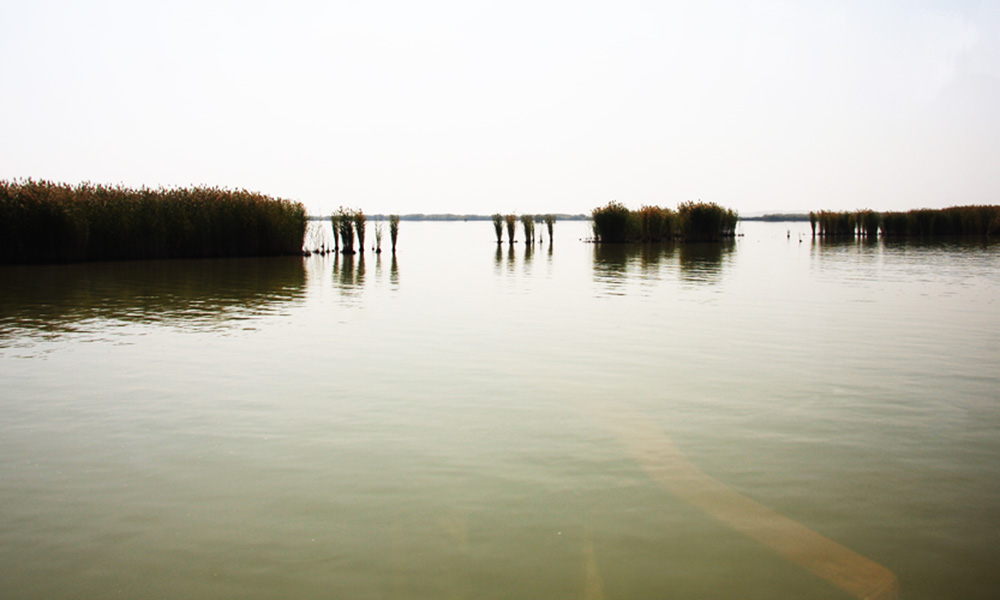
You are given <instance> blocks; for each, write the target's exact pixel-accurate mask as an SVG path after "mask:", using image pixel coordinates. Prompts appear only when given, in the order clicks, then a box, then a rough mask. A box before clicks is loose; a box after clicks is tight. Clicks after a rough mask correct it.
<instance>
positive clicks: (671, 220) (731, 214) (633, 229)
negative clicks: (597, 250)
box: [591, 202, 739, 243]
mask: <svg viewBox="0 0 1000 600" xmlns="http://www.w3.org/2000/svg"><path fill="white" fill-rule="evenodd" d="M591 215H592V217H593V220H594V239H595V240H597V241H598V242H606V243H621V242H663V241H672V240H675V239H681V240H684V241H718V240H721V239H723V238H730V237H734V236H735V235H736V223H737V222H738V221H739V215H738V213H737V212H736V211H735V210H732V209H728V208H723V207H721V206H719V205H718V204H715V203H712V202H685V203H683V204H681V205H680V206H678V208H677V210H676V211H674V210H671V209H669V208H662V207H659V206H643V207H642V208H641V209H639V210H637V211H632V210H629V209H628V208H627V207H626V206H625V205H624V204H622V203H620V202H609V203H608V204H607V205H605V206H603V207H600V208H595V209H594V211H593V212H592V213H591Z"/></svg>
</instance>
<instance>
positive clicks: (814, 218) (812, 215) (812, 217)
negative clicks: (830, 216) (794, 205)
mask: <svg viewBox="0 0 1000 600" xmlns="http://www.w3.org/2000/svg"><path fill="white" fill-rule="evenodd" d="M818 220H819V218H818V217H817V216H816V213H815V212H813V211H809V226H810V227H811V228H812V234H813V237H816V223H817V221H818Z"/></svg>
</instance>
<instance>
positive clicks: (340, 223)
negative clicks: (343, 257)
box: [337, 206, 354, 254]
mask: <svg viewBox="0 0 1000 600" xmlns="http://www.w3.org/2000/svg"><path fill="white" fill-rule="evenodd" d="M337 215H338V218H337V228H338V229H339V230H340V246H341V249H340V251H341V253H343V254H354V211H352V210H350V209H347V208H344V207H343V206H341V207H340V209H339V210H338V211H337Z"/></svg>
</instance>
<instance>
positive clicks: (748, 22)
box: [0, 0, 1000, 214]
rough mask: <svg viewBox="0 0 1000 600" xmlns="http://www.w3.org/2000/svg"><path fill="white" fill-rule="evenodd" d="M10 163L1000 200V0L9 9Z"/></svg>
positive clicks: (906, 202) (69, 175)
mask: <svg viewBox="0 0 1000 600" xmlns="http://www.w3.org/2000/svg"><path fill="white" fill-rule="evenodd" d="M0 86H2V88H0V90H2V94H0V178H2V179H13V178H26V177H33V178H36V179H50V180H54V181H60V182H68V183H78V182H80V181H92V182H95V183H122V184H124V185H127V186H132V187H140V186H143V185H146V186H149V187H157V186H161V185H163V186H189V185H199V184H206V185H218V186H222V187H229V188H246V189H250V190H255V191H261V192H264V193H267V194H270V195H273V196H278V197H282V198H289V199H293V200H298V201H302V202H304V203H305V204H306V206H307V207H308V209H309V211H310V213H313V214H326V213H329V212H330V211H331V210H333V209H335V208H336V207H337V206H340V205H345V206H350V207H359V208H362V209H363V210H365V212H368V213H379V212H399V213H413V212H424V213H437V212H453V213H493V212H498V211H501V212H510V211H516V212H567V213H588V212H589V211H590V210H591V209H592V208H594V207H596V206H599V205H603V204H605V203H607V202H608V201H610V200H619V201H622V202H624V203H625V204H627V205H629V206H631V207H633V208H638V207H639V206H641V205H643V204H660V205H663V206H671V207H672V206H675V205H676V204H677V203H679V202H682V201H685V200H696V199H702V200H706V201H713V202H718V203H719V204H722V205H724V206H728V207H733V208H736V209H738V210H739V211H740V212H741V213H743V214H750V213H758V212H762V211H768V212H774V211H799V212H802V211H809V210H813V209H854V208H873V209H879V210H884V209H908V208H918V207H943V206H951V205H958V204H985V203H989V204H1000V2H993V1H989V2H974V1H965V2H961V1H957V2H946V1H944V0H939V1H931V0H926V1H912V2H906V1H902V0H896V1H869V2H864V1H859V2H841V1H837V2H825V3H820V2H799V1H790V2H743V1H732V2H713V1H692V2H667V1H659V2H635V1H629V0H618V1H614V2H580V1H577V2H518V1H510V0H508V1H502V2H476V1H455V2H444V1H434V0H428V1H424V2H377V1H350V2H348V1H342V2H318V1H316V2H305V1H301V2H300V1H294V0H288V1H282V2H244V1H240V2H212V1H190V2H189V1H187V0H173V1H171V2H160V3H155V4H154V3H146V2H135V1H132V0H130V1H122V2H112V1H92V2H69V1H62V2H60V1H45V0H39V1H32V2H9V1H7V2H2V4H0Z"/></svg>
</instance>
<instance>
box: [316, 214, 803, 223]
mask: <svg viewBox="0 0 1000 600" xmlns="http://www.w3.org/2000/svg"><path fill="white" fill-rule="evenodd" d="M539 216H543V215H535V217H536V218H538V217H539ZM555 217H556V221H590V220H591V216H590V215H585V214H582V213H581V214H575V215H571V214H556V215H555ZM368 218H369V219H370V220H372V221H388V220H389V215H368ZM329 219H330V217H329V215H327V216H322V215H310V216H309V220H310V221H327V220H329ZM399 220H400V221H492V220H493V215H456V214H452V213H443V214H419V213H418V214H409V215H399ZM740 221H769V222H784V221H809V214H808V213H780V214H768V215H761V216H759V217H740Z"/></svg>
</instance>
